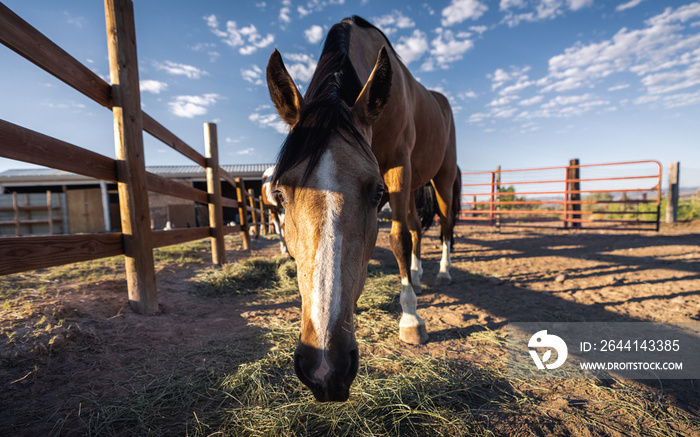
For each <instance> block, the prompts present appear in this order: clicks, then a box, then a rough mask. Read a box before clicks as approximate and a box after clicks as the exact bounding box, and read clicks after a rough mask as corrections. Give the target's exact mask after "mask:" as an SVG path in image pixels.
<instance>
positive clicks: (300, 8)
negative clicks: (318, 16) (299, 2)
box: [297, 6, 312, 18]
mask: <svg viewBox="0 0 700 437" xmlns="http://www.w3.org/2000/svg"><path fill="white" fill-rule="evenodd" d="M297 12H299V18H304V17H306V16H307V15H309V14H311V12H312V11H310V10H309V9H306V8H305V7H303V6H297Z"/></svg>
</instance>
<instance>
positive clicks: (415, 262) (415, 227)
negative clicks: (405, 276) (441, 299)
mask: <svg viewBox="0 0 700 437" xmlns="http://www.w3.org/2000/svg"><path fill="white" fill-rule="evenodd" d="M409 205H410V206H409V211H408V230H409V232H410V233H411V243H412V251H411V285H413V291H415V293H416V294H421V293H422V292H423V286H422V285H421V282H420V280H421V277H422V276H423V263H422V262H421V259H420V258H421V255H420V248H421V247H420V245H421V224H420V219H419V218H418V212H417V211H416V200H415V196H414V195H413V194H412V195H411V196H410V197H409Z"/></svg>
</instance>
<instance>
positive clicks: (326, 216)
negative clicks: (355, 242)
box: [311, 150, 343, 379]
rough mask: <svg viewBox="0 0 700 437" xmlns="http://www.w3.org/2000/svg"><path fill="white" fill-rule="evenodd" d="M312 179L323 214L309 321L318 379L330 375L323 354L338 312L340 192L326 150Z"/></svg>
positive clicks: (332, 162)
mask: <svg viewBox="0 0 700 437" xmlns="http://www.w3.org/2000/svg"><path fill="white" fill-rule="evenodd" d="M316 176H317V178H318V184H319V185H318V189H319V190H320V191H321V192H322V195H323V198H324V199H323V200H324V203H325V205H324V212H323V215H322V220H321V228H320V238H319V242H318V248H317V249H316V258H315V268H314V275H313V287H314V289H313V293H312V295H311V320H312V322H313V324H314V328H315V330H316V338H317V339H318V348H319V349H321V350H323V351H324V355H323V358H322V360H321V364H320V366H319V368H318V369H317V370H316V371H315V372H314V376H315V377H316V378H318V379H323V377H324V376H325V375H326V374H327V373H328V371H330V368H329V365H328V363H327V359H326V356H325V351H327V350H328V342H329V341H330V333H331V331H332V329H333V327H334V326H335V324H336V322H337V319H338V314H339V312H340V298H341V296H340V293H341V283H340V257H341V248H342V243H343V236H342V235H341V233H340V223H339V221H340V219H339V214H340V207H341V202H340V190H339V183H338V181H337V180H336V166H335V162H334V161H333V156H332V153H331V151H330V150H328V151H326V152H325V153H324V154H323V156H322V157H321V160H320V161H319V164H318V167H317V170H316Z"/></svg>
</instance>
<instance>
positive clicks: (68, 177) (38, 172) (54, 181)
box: [0, 164, 273, 187]
mask: <svg viewBox="0 0 700 437" xmlns="http://www.w3.org/2000/svg"><path fill="white" fill-rule="evenodd" d="M272 165H273V164H235V165H222V166H221V167H222V168H223V169H224V170H226V171H227V172H228V173H229V174H230V175H231V176H233V177H234V178H236V177H240V178H243V179H259V178H261V177H262V174H263V172H264V171H265V170H266V169H267V168H268V167H271V166H272ZM146 171H147V172H150V173H154V174H157V175H159V176H164V177H167V178H170V179H189V180H192V181H205V180H206V171H205V170H204V168H202V167H200V166H198V165H157V166H150V167H146ZM96 182H97V181H95V179H92V178H89V177H87V176H82V175H78V174H75V173H69V172H67V171H63V170H55V169H52V168H31V169H12V170H6V171H4V172H2V173H0V186H3V187H7V186H13V187H15V186H37V185H38V186H41V185H75V184H90V183H96Z"/></svg>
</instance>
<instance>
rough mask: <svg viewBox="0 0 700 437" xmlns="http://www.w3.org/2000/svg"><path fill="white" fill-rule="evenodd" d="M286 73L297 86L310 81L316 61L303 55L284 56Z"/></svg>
mask: <svg viewBox="0 0 700 437" xmlns="http://www.w3.org/2000/svg"><path fill="white" fill-rule="evenodd" d="M284 58H285V63H286V64H287V65H286V66H287V71H288V72H289V74H290V75H291V76H292V78H293V79H294V81H295V82H296V83H297V85H301V84H302V83H306V82H308V81H309V80H311V76H313V74H314V71H315V70H316V60H315V59H314V58H313V57H312V56H311V55H307V54H305V53H290V54H286V55H284Z"/></svg>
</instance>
